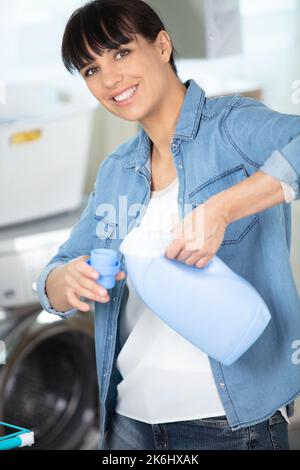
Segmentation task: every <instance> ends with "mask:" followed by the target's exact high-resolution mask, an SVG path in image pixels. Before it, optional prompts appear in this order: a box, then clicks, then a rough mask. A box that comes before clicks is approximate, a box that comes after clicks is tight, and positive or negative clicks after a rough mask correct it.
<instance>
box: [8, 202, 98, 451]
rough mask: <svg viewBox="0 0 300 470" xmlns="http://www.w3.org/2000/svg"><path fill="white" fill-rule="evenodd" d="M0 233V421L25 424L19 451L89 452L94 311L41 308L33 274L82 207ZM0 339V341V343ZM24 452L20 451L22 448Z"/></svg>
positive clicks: (94, 387) (94, 396)
mask: <svg viewBox="0 0 300 470" xmlns="http://www.w3.org/2000/svg"><path fill="white" fill-rule="evenodd" d="M86 203H87V198H84V200H83V203H82V205H81V206H80V208H79V209H77V210H76V211H71V212H68V213H63V214H61V215H58V216H53V217H49V218H46V219H43V220H37V221H34V222H28V223H26V224H22V225H15V226H10V227H7V228H5V229H2V230H0V341H2V342H3V343H4V344H5V349H6V362H5V364H3V365H0V421H4V422H8V423H11V424H15V425H17V426H22V427H25V428H27V429H31V430H32V431H33V432H34V435H35V445H34V446H32V447H28V448H27V449H31V450H34V449H42V450H46V449H58V450H61V449H64V450H72V449H97V443H98V438H99V436H98V423H99V411H98V409H99V408H98V383H97V372H96V364H95V346H94V312H93V310H91V312H88V313H82V312H77V313H76V314H75V315H74V316H72V317H70V318H68V319H67V320H63V319H61V318H60V317H59V316H56V315H52V314H49V313H48V312H46V311H44V310H43V309H42V308H41V306H40V304H39V301H38V296H37V292H36V284H35V283H36V279H37V276H38V274H39V273H40V271H41V270H42V269H43V267H44V266H45V264H46V263H47V262H48V261H49V260H50V258H51V257H52V256H53V255H54V254H55V253H56V252H57V248H58V246H59V245H60V244H61V243H63V242H64V241H65V240H66V239H67V238H68V236H69V233H70V231H71V229H72V227H73V226H74V224H75V223H76V222H77V221H78V220H79V217H80V215H81V212H82V211H83V209H84V207H85V206H86ZM3 343H2V344H3ZM24 449H25V448H24Z"/></svg>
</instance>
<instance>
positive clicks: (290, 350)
mask: <svg viewBox="0 0 300 470" xmlns="http://www.w3.org/2000/svg"><path fill="white" fill-rule="evenodd" d="M62 55H63V61H64V64H65V66H66V67H67V69H68V70H69V71H74V70H77V71H79V72H80V74H81V75H82V77H83V79H84V80H85V81H86V84H87V86H88V88H89V90H90V91H91V93H92V94H93V95H94V96H95V97H96V98H97V100H98V101H99V102H100V103H101V104H102V105H103V106H104V107H105V108H106V109H107V110H108V111H109V112H111V113H113V114H115V115H116V116H118V117H120V118H121V119H125V120H128V121H137V122H138V123H139V124H140V126H141V130H140V132H139V133H138V134H137V135H136V136H134V137H133V138H131V139H130V140H128V141H126V142H124V143H123V144H121V145H120V146H119V147H118V148H117V149H115V151H114V152H112V154H111V155H109V156H108V157H107V158H106V159H105V160H104V162H103V163H102V164H101V165H100V168H99V172H98V175H97V179H96V183H95V190H94V191H93V192H92V193H91V195H90V198H89V202H88V205H87V207H86V209H85V210H84V212H83V214H82V216H81V218H80V220H79V222H78V223H77V224H76V226H75V227H74V229H73V231H72V233H71V235H70V237H69V239H68V240H67V241H66V242H65V243H64V244H63V245H62V246H61V247H60V248H59V250H58V253H57V255H56V256H55V257H54V258H52V260H50V262H49V263H48V264H47V266H46V267H45V268H44V270H43V271H42V273H41V274H40V276H39V279H38V290H39V296H40V301H41V304H42V305H43V307H44V308H45V309H46V310H47V311H49V312H51V313H54V314H56V315H60V316H61V317H63V318H67V317H68V316H69V315H72V314H73V313H75V312H76V311H77V310H81V311H84V312H86V311H88V310H89V308H90V307H89V303H88V302H87V301H95V338H96V358H97V367H98V378H99V387H100V442H99V448H100V449H147V450H148V449H194V450H196V449H199V450H200V449H287V448H288V432H287V422H288V420H289V416H291V415H292V413H293V400H294V399H295V397H296V396H298V395H299V393H300V366H299V362H300V360H299V338H300V315H299V311H300V304H299V297H298V294H297V290H296V287H295V283H294V280H293V274H292V270H291V265H290V261H289V249H290V234H291V219H290V204H289V203H290V202H291V201H292V200H293V199H299V198H300V193H299V175H300V158H299V155H300V137H299V131H300V118H299V116H292V115H285V114H280V113H277V112H274V111H272V110H270V109H269V108H267V107H266V106H264V105H263V104H262V103H260V102H258V101H255V100H253V99H249V98H245V97H242V96H239V95H234V96H229V97H221V98H218V99H207V98H206V97H205V94H204V91H203V90H202V89H201V88H200V87H199V86H198V85H197V84H196V83H195V81H194V80H192V79H191V80H188V81H187V82H186V83H182V82H181V81H180V79H179V77H178V76H177V71H176V66H175V63H174V58H173V47H172V42H171V39H170V36H169V34H168V33H167V31H166V30H165V28H164V25H163V23H162V22H161V20H160V18H159V17H158V16H157V14H156V13H155V12H154V11H153V9H152V8H150V6H148V5H147V4H146V3H145V2H143V1H141V0H126V1H123V0H96V1H93V2H90V3H88V4H87V5H85V6H83V7H82V8H79V9H78V10H77V11H76V12H75V13H74V14H73V15H72V17H71V18H70V20H69V22H68V24H67V26H66V30H65V33H64V38H63V44H62ZM122 198H123V199H122ZM124 198H125V200H126V204H125V206H126V207H125V208H124ZM177 209H178V212H177ZM174 213H175V214H176V213H177V215H178V217H179V221H180V222H179V221H178V222H177V224H175V226H173V225H172V224H171V217H172V216H174ZM203 213H204V215H205V219H204V221H205V224H204V228H203V233H202V234H200V233H199V230H198V225H197V221H198V219H199V218H200V219H201V220H202V218H201V217H202V215H203ZM150 215H151V217H152V218H151V224H154V225H155V227H154V230H156V231H157V230H158V232H159V231H160V230H162V228H163V229H164V230H165V229H167V230H170V229H172V228H173V229H174V230H173V232H174V241H173V242H172V243H170V244H169V246H168V247H167V249H166V252H165V255H166V256H167V257H168V258H170V259H175V258H176V259H177V260H180V261H181V262H184V263H187V264H190V265H194V266H196V267H197V268H199V269H201V268H204V267H205V265H206V264H207V263H208V262H209V260H210V259H211V258H212V257H213V256H214V255H215V254H216V253H218V256H219V257H220V258H222V259H223V261H224V262H225V263H227V264H228V266H230V267H231V268H232V269H233V270H234V271H235V272H237V273H238V274H240V275H241V276H243V277H244V278H246V279H247V280H248V281H249V282H251V283H252V284H253V285H254V286H255V288H256V289H257V291H258V292H259V293H260V294H261V295H262V297H263V298H264V300H265V302H266V303H267V305H268V307H269V309H270V311H271V314H272V321H270V323H269V325H268V327H267V328H266V330H265V331H264V333H263V334H262V336H261V337H260V338H259V339H258V340H257V341H256V343H255V344H254V345H253V346H252V347H251V348H250V349H249V350H248V351H247V352H246V353H245V354H244V355H243V356H242V357H241V358H240V359H239V360H237V361H236V362H235V363H234V364H232V365H231V366H229V367H225V366H223V365H222V364H220V363H218V362H217V361H215V360H213V359H212V358H210V357H208V356H206V355H205V354H204V353H203V352H202V351H200V350H198V349H196V348H195V347H194V346H193V345H191V344H190V343H189V342H187V341H185V340H184V339H183V338H182V337H180V335H178V334H176V333H175V332H174V331H173V330H171V329H170V328H169V327H167V325H165V324H164V323H163V322H162V321H160V320H159V319H158V318H157V317H156V316H155V315H154V314H153V312H151V311H150V310H149V309H147V308H146V306H145V305H144V304H143V302H142V301H141V299H140V298H139V297H138V296H137V295H136V293H135V292H134V290H133V288H132V286H131V284H130V280H129V279H128V276H127V279H126V278H125V275H126V268H125V266H124V259H123V257H122V256H121V253H120V251H119V246H120V243H121V241H122V239H123V238H124V237H125V236H126V235H127V233H128V232H129V231H130V230H131V229H132V228H133V226H139V229H141V230H142V229H143V230H145V229H147V223H148V222H149V219H150ZM153 221H154V222H153ZM160 221H163V224H162V225H163V227H160V226H159V223H160ZM124 227H125V228H124ZM152 228H153V227H152ZM141 233H142V232H141ZM100 247H110V248H112V249H114V250H116V251H117V252H118V257H119V260H120V261H121V263H122V264H121V266H122V271H121V272H120V273H119V274H118V275H117V276H116V279H117V280H118V281H119V282H117V283H116V286H115V287H114V288H113V290H112V291H111V293H110V294H108V292H107V290H106V289H105V288H103V287H101V286H100V287H99V285H98V284H97V283H96V281H95V279H96V278H97V276H98V274H97V273H96V272H95V271H94V270H93V269H92V268H91V267H90V266H88V265H87V264H86V262H85V261H86V259H87V258H88V257H89V253H90V251H91V249H93V248H100ZM178 295H180V292H178ZM81 297H84V298H85V300H87V301H84V300H82V299H81ZM241 314H242V312H241ZM208 315H209V312H208ZM119 320H120V321H119ZM224 321H226V318H224ZM221 327H222V326H221V325H220V328H221Z"/></svg>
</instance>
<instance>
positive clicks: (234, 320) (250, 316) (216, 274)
mask: <svg viewBox="0 0 300 470" xmlns="http://www.w3.org/2000/svg"><path fill="white" fill-rule="evenodd" d="M172 239H173V237H172V235H171V234H170V233H167V234H166V235H165V236H160V237H159V238H158V237H155V236H149V233H146V232H145V236H144V237H143V238H142V240H143V241H142V246H141V236H140V234H139V235H137V228H133V229H132V230H131V232H129V234H128V235H127V237H126V238H125V239H124V240H123V242H122V243H121V245H120V251H121V252H122V253H123V254H124V257H125V263H126V268H127V274H128V276H129V277H130V280H131V283H132V285H133V287H134V289H135V290H136V292H137V293H138V295H139V296H140V297H141V299H142V300H143V302H144V303H145V304H146V305H147V306H148V307H149V308H150V309H151V310H152V311H153V312H154V313H155V314H156V315H158V317H160V318H161V319H162V320H163V321H164V322H165V323H167V324H168V325H169V326H170V327H171V328H173V329H174V330H175V331H176V332H177V333H179V334H180V335H182V336H183V337H184V338H185V339H187V340H188V341H190V342H191V343H192V344H194V345H195V346H196V347H198V348H199V349H201V350H202V351H203V352H205V353H206V354H208V355H209V356H211V357H212V358H214V359H216V360H217V361H220V362H221V363H223V364H224V365H226V366H230V365H231V364H233V363H234V362H235V361H236V360H237V359H238V358H239V357H240V356H241V355H242V354H244V353H245V352H246V351H247V350H248V349H249V348H250V347H251V346H252V345H253V343H254V342H255V341H256V340H257V339H258V338H259V336H260V335H261V334H262V333H263V331H264V329H265V328H266V326H267V324H268V322H269V321H270V319H271V315H270V312H269V310H268V307H267V305H266V304H265V302H264V300H263V299H262V297H261V296H260V295H259V293H258V292H257V291H256V289H255V288H254V287H253V286H252V285H251V284H250V283H249V282H248V281H246V280H245V279H244V278H242V277H241V276H239V275H238V274H236V273H235V272H234V271H232V269H230V268H229V267H228V266H227V265H226V264H225V263H224V262H223V261H222V260H221V259H220V258H218V257H217V256H214V258H212V260H211V261H210V262H209V263H208V264H207V265H206V266H205V267H204V268H197V267H195V266H189V265H187V264H185V263H184V262H181V261H178V260H175V259H173V260H170V259H168V258H167V257H166V256H165V254H164V253H165V251H166V248H167V246H168V245H169V243H170V242H171V241H172Z"/></svg>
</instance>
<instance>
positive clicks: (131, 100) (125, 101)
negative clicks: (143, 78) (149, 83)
mask: <svg viewBox="0 0 300 470" xmlns="http://www.w3.org/2000/svg"><path fill="white" fill-rule="evenodd" d="M134 86H136V87H137V88H136V90H135V92H134V94H133V95H132V96H130V97H129V98H128V99H127V100H124V101H116V100H115V99H114V98H113V102H114V103H115V104H116V105H117V106H120V107H124V106H128V105H130V104H131V103H132V102H133V100H134V99H135V97H136V94H137V91H138V88H139V85H134Z"/></svg>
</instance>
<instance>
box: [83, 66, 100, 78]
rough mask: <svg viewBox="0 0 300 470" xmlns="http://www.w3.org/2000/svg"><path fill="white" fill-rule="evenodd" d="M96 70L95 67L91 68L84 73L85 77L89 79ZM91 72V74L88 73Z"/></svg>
mask: <svg viewBox="0 0 300 470" xmlns="http://www.w3.org/2000/svg"><path fill="white" fill-rule="evenodd" d="M96 70H97V67H91V68H90V69H88V70H87V71H86V72H85V74H84V75H85V77H91V76H92V75H94V73H95V71H96ZM90 72H92V73H90Z"/></svg>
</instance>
